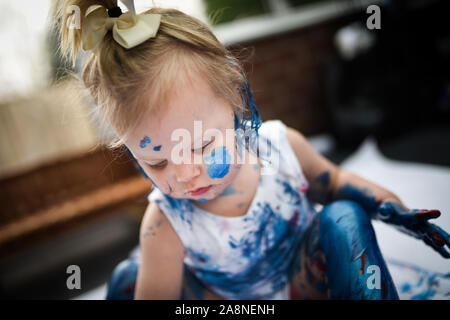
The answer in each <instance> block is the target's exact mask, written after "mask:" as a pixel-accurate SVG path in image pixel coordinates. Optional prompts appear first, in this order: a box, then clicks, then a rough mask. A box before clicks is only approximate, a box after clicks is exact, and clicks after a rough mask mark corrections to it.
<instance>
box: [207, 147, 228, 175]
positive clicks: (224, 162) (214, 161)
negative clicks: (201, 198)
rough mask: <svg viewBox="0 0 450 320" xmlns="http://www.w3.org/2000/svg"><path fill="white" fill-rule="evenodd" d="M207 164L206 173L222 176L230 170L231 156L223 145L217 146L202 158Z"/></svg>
mask: <svg viewBox="0 0 450 320" xmlns="http://www.w3.org/2000/svg"><path fill="white" fill-rule="evenodd" d="M204 160H205V162H208V163H209V162H210V163H209V164H208V175H209V176H210V177H211V178H213V179H217V178H223V177H224V176H225V175H226V174H227V173H228V171H229V170H230V162H231V156H230V154H229V153H228V151H227V150H226V148H225V146H222V147H217V148H215V149H214V150H213V152H212V153H211V156H207V157H205V158H204Z"/></svg>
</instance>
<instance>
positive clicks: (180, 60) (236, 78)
mask: <svg viewBox="0 0 450 320" xmlns="http://www.w3.org/2000/svg"><path fill="white" fill-rule="evenodd" d="M73 5H75V6H78V7H79V8H80V13H81V17H80V19H81V25H82V23H83V19H84V17H85V13H86V11H87V10H88V9H89V7H91V6H92V5H102V6H104V7H105V8H107V9H112V8H114V7H116V6H117V0H104V1H100V0H58V1H56V3H55V4H54V8H53V16H54V18H55V20H56V22H57V23H58V28H59V32H60V38H61V41H60V48H59V49H60V52H61V53H62V55H63V57H66V58H71V59H72V61H73V62H75V60H76V57H77V53H78V51H79V48H80V47H81V32H82V30H80V29H75V28H69V27H67V26H68V22H70V21H71V19H73V15H72V14H71V13H70V12H69V11H70V10H68V9H69V8H70V6H73ZM146 12H147V13H158V14H161V24H160V27H159V30H158V33H157V35H156V37H155V38H150V39H149V40H147V41H145V42H144V43H142V44H140V45H138V46H136V47H134V48H131V49H125V48H123V47H122V46H120V45H119V44H118V43H117V42H116V41H114V39H113V37H112V34H111V32H108V33H107V34H106V36H105V37H104V39H103V41H102V42H101V44H100V45H99V47H98V50H97V51H96V52H95V53H92V54H91V56H90V57H89V59H88V60H87V62H86V65H85V66H84V68H83V71H82V80H83V82H84V85H85V87H86V88H88V90H89V92H90V94H91V95H92V97H93V98H94V101H95V102H96V104H97V105H98V108H99V109H98V111H99V115H100V117H101V123H103V124H107V123H109V124H110V125H111V126H112V127H113V128H114V129H115V131H116V133H117V134H118V135H120V136H121V137H119V136H116V137H115V138H113V139H112V140H111V141H109V142H108V143H107V145H108V147H110V148H117V147H120V146H121V145H122V144H123V142H124V140H125V139H126V137H127V135H128V134H129V133H130V132H131V131H132V130H133V129H134V128H135V126H136V125H137V124H138V121H139V119H140V118H141V116H143V115H144V114H146V113H148V112H154V113H155V114H156V112H157V111H160V109H161V106H163V103H164V102H165V101H166V100H167V98H168V95H169V94H170V90H171V88H173V87H175V86H174V82H175V81H176V80H177V79H178V78H179V77H180V75H188V73H190V72H191V71H192V70H195V71H198V72H200V73H201V75H202V76H203V77H204V79H206V80H207V82H208V84H209V85H210V87H211V89H212V90H213V91H214V92H215V94H216V95H217V96H218V97H220V98H223V99H225V100H226V101H227V102H229V103H230V105H231V106H232V108H233V111H234V112H237V111H241V112H244V110H245V108H244V106H243V101H242V96H241V94H240V92H239V90H238V89H239V88H241V87H242V86H243V85H244V84H245V82H246V80H245V76H244V73H243V72H242V68H241V66H240V64H239V62H238V60H237V59H236V58H235V57H233V56H232V55H231V54H230V52H229V51H228V50H227V49H226V48H225V47H224V46H223V45H222V44H221V43H220V41H219V40H218V39H217V38H216V37H215V36H214V34H213V33H212V31H211V30H210V29H209V28H208V27H207V26H206V25H205V24H204V23H203V22H201V21H200V20H198V19H196V18H194V17H191V16H189V15H187V14H184V13H183V12H181V11H179V10H176V9H164V8H156V7H154V8H151V9H149V10H147V11H146ZM180 66H181V67H182V68H180ZM236 71H238V72H236ZM180 72H184V74H180Z"/></svg>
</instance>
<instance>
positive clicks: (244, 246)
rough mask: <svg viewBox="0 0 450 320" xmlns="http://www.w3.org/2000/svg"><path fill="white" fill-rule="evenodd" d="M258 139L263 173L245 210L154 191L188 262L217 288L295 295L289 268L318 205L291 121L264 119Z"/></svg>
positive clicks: (227, 293) (246, 295) (251, 295)
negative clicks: (210, 207) (229, 212)
mask: <svg viewBox="0 0 450 320" xmlns="http://www.w3.org/2000/svg"><path fill="white" fill-rule="evenodd" d="M257 146H258V148H259V152H260V158H261V164H262V168H261V178H260V181H259V185H258V189H257V191H256V194H255V196H254V198H253V200H252V202H251V205H250V207H249V209H248V211H247V213H246V214H245V215H243V216H237V217H225V216H218V215H215V214H213V213H211V212H208V211H205V210H203V209H201V208H199V207H197V206H196V205H195V204H194V203H193V202H191V201H190V200H189V199H175V198H172V197H170V196H168V195H166V194H164V193H162V192H161V190H159V189H158V188H157V187H155V188H154V189H153V190H152V192H151V193H150V194H149V196H148V199H149V201H155V202H156V203H157V204H158V206H159V208H160V209H161V210H162V212H163V213H164V214H165V215H166V216H167V218H168V220H169V221H170V223H171V224H172V226H173V228H174V230H175V231H176V232H177V234H178V236H179V237H180V239H181V241H182V242H183V245H184V247H185V248H186V254H185V257H184V263H185V265H186V267H187V268H188V269H189V270H190V271H191V272H193V274H194V275H195V276H196V277H197V278H198V279H199V280H200V281H201V282H202V283H203V284H204V285H205V286H206V287H208V288H209V289H210V290H212V291H214V292H216V293H217V294H219V295H221V296H223V297H224V298H227V299H289V292H288V286H287V284H289V282H290V279H289V275H288V269H289V268H290V266H291V264H292V260H293V257H294V255H295V250H294V249H295V247H296V245H297V244H298V242H299V240H300V237H301V235H302V234H303V232H304V231H305V229H306V228H307V227H308V225H309V224H310V222H311V220H312V218H313V216H314V214H315V211H314V208H313V206H312V205H311V203H310V202H309V201H308V199H307V198H306V195H305V193H306V191H307V189H308V182H307V181H306V179H305V177H304V175H303V172H302V170H301V166H300V164H299V162H298V161H297V158H296V156H295V153H294V151H293V150H292V148H291V146H290V144H289V142H288V140H287V137H286V126H285V125H284V124H283V123H282V122H281V121H280V120H269V121H265V122H263V123H262V125H261V127H260V128H259V137H258V144H257ZM270 146H272V147H270ZM263 159H266V160H269V161H264V160H263Z"/></svg>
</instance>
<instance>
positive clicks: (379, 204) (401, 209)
mask: <svg viewBox="0 0 450 320" xmlns="http://www.w3.org/2000/svg"><path fill="white" fill-rule="evenodd" d="M286 136H287V138H288V140H289V143H290V144H291V146H292V149H293V150H294V152H295V154H296V156H297V159H298V161H299V163H300V165H301V166H302V169H303V173H304V175H305V177H306V179H307V180H308V182H309V185H310V187H309V190H308V191H307V196H308V198H309V199H310V200H312V201H314V202H318V203H321V204H324V205H325V204H328V203H330V202H332V201H334V200H343V199H347V200H353V201H355V202H357V203H358V204H360V205H361V206H362V207H363V208H364V209H365V211H366V212H367V214H368V215H369V216H370V217H371V218H374V219H379V220H382V221H384V222H386V223H389V224H392V225H394V226H396V227H397V228H398V229H399V230H400V231H402V232H405V233H407V234H409V235H411V236H413V237H415V238H418V239H421V240H423V241H424V242H425V243H426V244H427V245H429V246H430V247H432V248H433V249H434V250H436V251H437V252H439V253H440V254H441V255H442V256H443V257H444V258H450V252H449V251H448V250H446V247H450V235H449V234H448V233H447V232H445V231H444V230H442V229H441V228H440V227H438V226H437V225H434V224H432V223H429V222H428V220H430V219H434V218H437V217H439V216H440V214H441V213H440V211H439V210H426V209H412V210H410V209H409V208H407V207H406V206H405V205H404V204H403V203H402V201H401V200H400V199H399V198H398V197H397V196H396V195H395V194H394V193H392V192H391V191H389V190H387V189H385V188H383V187H381V186H379V185H377V184H375V183H373V182H370V181H368V180H365V179H363V178H361V177H360V176H357V175H356V174H353V173H351V172H348V171H345V170H340V169H339V168H338V167H337V166H336V165H334V164H333V163H332V162H330V161H329V160H328V159H326V158H325V157H323V156H322V155H320V154H319V153H317V152H316V151H315V150H314V149H313V148H312V147H311V145H310V144H309V143H308V141H307V140H306V139H305V137H304V136H303V135H302V134H301V133H300V132H298V131H297V130H295V129H292V128H287V131H286Z"/></svg>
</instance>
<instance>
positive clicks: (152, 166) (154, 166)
mask: <svg viewBox="0 0 450 320" xmlns="http://www.w3.org/2000/svg"><path fill="white" fill-rule="evenodd" d="M214 140H215V139H214V138H213V139H212V140H211V141H210V142H208V143H207V144H205V145H204V146H203V147H202V148H201V151H202V152H205V150H206V148H208V147H209V146H210V145H211V144H212V143H213V142H214ZM198 151H200V149H198ZM192 152H195V150H193V149H192ZM166 164H167V160H163V161H161V162H160V163H157V164H148V165H149V166H150V168H154V169H160V168H163V167H165V166H166Z"/></svg>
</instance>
